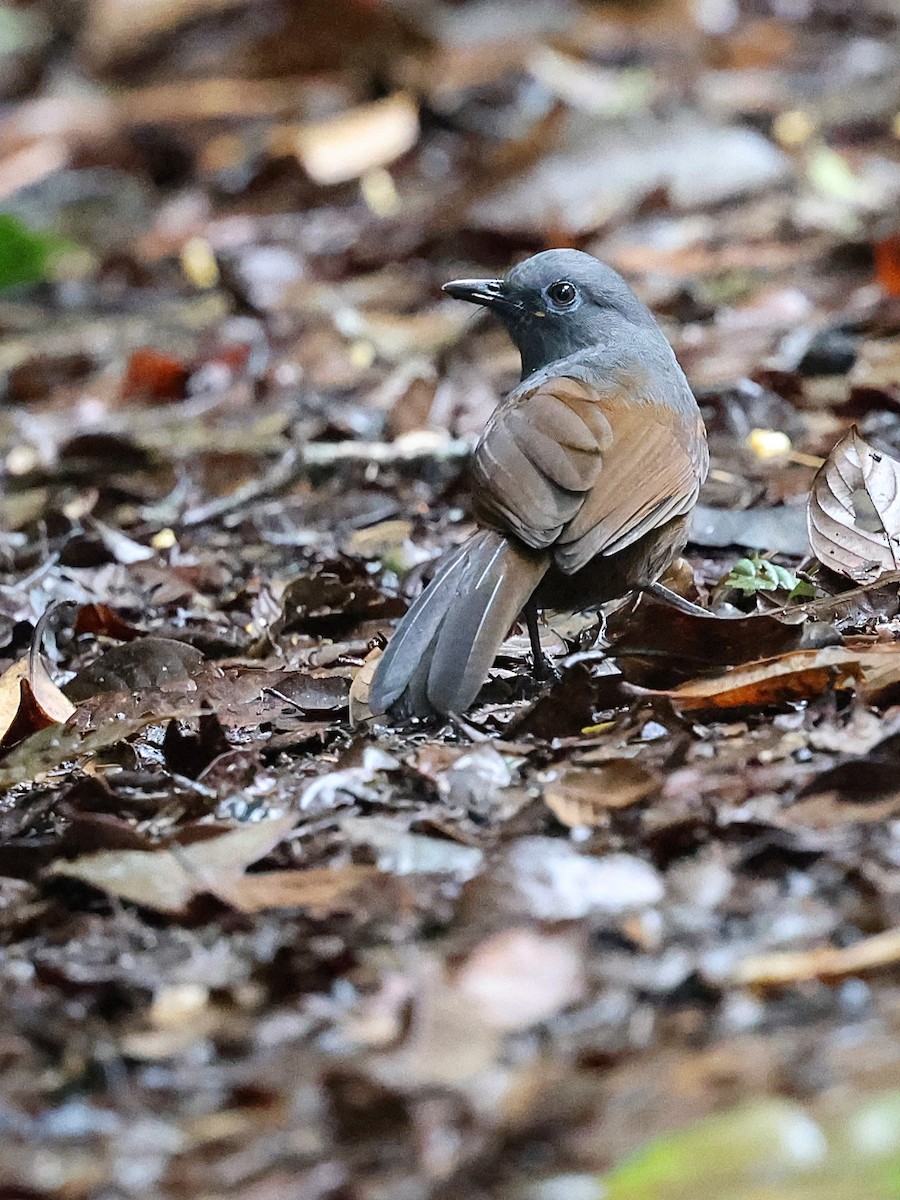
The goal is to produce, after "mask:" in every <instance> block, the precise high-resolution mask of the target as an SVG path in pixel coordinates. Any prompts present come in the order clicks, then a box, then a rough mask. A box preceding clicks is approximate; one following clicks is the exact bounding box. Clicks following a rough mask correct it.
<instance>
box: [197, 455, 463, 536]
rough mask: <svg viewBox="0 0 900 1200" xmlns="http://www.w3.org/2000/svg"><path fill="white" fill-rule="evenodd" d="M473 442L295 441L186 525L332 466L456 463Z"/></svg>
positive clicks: (201, 506)
mask: <svg viewBox="0 0 900 1200" xmlns="http://www.w3.org/2000/svg"><path fill="white" fill-rule="evenodd" d="M471 449H472V447H471V443H469V442H468V441H464V440H463V439H460V438H454V439H446V440H444V439H441V440H435V441H434V442H433V443H431V444H429V443H427V442H424V441H423V440H422V439H420V438H413V437H409V438H400V439H399V440H398V441H396V442H355V441H349V440H348V441H345V442H308V443H307V444H306V445H305V446H302V447H297V446H294V445H292V446H290V447H289V448H288V449H287V450H286V451H285V452H284V454H282V456H281V457H280V458H279V459H278V461H277V462H276V463H274V464H273V466H272V467H271V469H270V470H269V471H268V472H267V473H266V474H265V475H264V476H263V477H262V478H261V479H254V480H250V481H249V482H248V483H245V484H242V485H241V486H240V487H238V488H235V490H234V491H233V492H229V494H228V495H227V496H217V497H216V499H215V500H210V501H208V502H207V503H206V504H197V505H195V506H194V507H193V508H189V509H188V510H187V512H185V513H184V514H183V516H182V517H181V521H180V524H181V525H182V526H185V527H188V528H189V527H191V526H194V525H203V524H205V523H206V522H207V521H214V520H216V519H218V518H219V517H224V516H227V515H228V513H231V512H234V511H235V510H237V509H241V508H246V507H248V506H249V505H251V504H254V503H255V502H256V501H257V500H263V499H266V498H268V497H270V496H273V495H276V494H278V493H279V492H284V491H286V490H287V489H288V488H289V487H292V486H293V485H294V484H295V483H297V482H299V480H301V479H303V478H305V477H306V475H307V474H308V473H309V472H310V471H311V470H319V471H321V470H327V469H333V468H336V467H339V466H340V465H341V464H342V463H366V464H368V465H372V466H375V467H384V466H392V465H394V464H397V463H415V462H428V461H431V462H455V461H456V460H461V459H464V458H467V457H468V456H469V454H470V453H471Z"/></svg>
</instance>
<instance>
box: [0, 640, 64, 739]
mask: <svg viewBox="0 0 900 1200" xmlns="http://www.w3.org/2000/svg"><path fill="white" fill-rule="evenodd" d="M74 711H75V705H74V704H73V703H72V702H71V701H70V700H68V699H67V698H66V697H65V696H64V695H63V693H62V692H61V691H60V690H59V688H58V687H57V686H56V684H55V683H54V682H53V680H52V679H51V678H50V676H49V675H48V674H47V668H46V667H45V666H44V664H43V662H42V660H41V657H40V655H39V654H30V655H26V656H25V657H24V658H21V659H19V661H18V662H16V663H13V665H12V666H11V667H10V668H9V669H8V670H6V671H4V673H3V674H2V675H0V750H8V749H9V748H10V747H12V746H15V745H17V743H19V742H21V741H24V739H25V738H27V737H30V736H31V734H33V733H37V732H38V731H39V730H41V729H46V728H47V726H48V725H55V724H57V723H62V722H63V721H68V719H69V717H71V715H72V713H74Z"/></svg>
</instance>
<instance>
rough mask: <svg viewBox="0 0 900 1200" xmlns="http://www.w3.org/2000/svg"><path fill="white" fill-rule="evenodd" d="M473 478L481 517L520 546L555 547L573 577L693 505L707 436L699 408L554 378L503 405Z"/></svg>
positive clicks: (479, 454)
mask: <svg viewBox="0 0 900 1200" xmlns="http://www.w3.org/2000/svg"><path fill="white" fill-rule="evenodd" d="M474 474H475V498H476V506H477V511H478V514H479V516H480V517H481V519H482V520H484V521H485V522H486V523H487V524H490V525H494V526H499V527H500V528H503V529H508V530H509V531H511V532H512V533H515V534H516V535H517V536H518V537H519V538H521V539H522V541H523V542H525V543H526V545H529V546H534V547H541V548H543V547H546V546H550V545H553V546H554V555H555V558H556V561H557V563H558V565H559V566H560V567H561V568H562V569H563V570H564V571H567V572H570V573H571V572H574V571H577V570H578V569H579V568H580V567H582V566H584V565H585V563H587V562H589V561H590V559H591V558H593V557H594V556H595V555H596V554H614V553H616V552H617V551H619V550H622V549H624V548H625V547H626V546H630V545H631V544H632V543H633V542H635V541H637V540H638V539H639V538H641V537H643V535H644V534H645V533H648V532H649V531H650V530H651V529H655V528H657V527H658V526H660V525H664V524H665V523H666V521H668V520H670V519H672V518H673V517H676V516H679V515H680V514H683V513H686V512H689V511H690V509H691V508H692V507H693V505H694V503H695V502H696V499H697V492H698V490H699V486H700V483H701V480H702V478H703V476H704V474H705V438H704V437H703V428H702V424H701V422H700V418H699V414H697V412H696V410H694V411H693V412H690V411H681V410H678V409H676V408H673V407H671V406H669V405H664V404H659V403H655V402H653V401H652V400H649V399H646V398H641V399H639V400H636V399H635V397H634V396H632V395H630V394H629V393H627V392H626V390H625V387H624V385H622V384H610V386H609V387H608V388H605V389H604V390H602V391H601V390H600V389H596V388H593V387H590V386H589V385H587V384H585V383H583V382H581V381H580V380H575V379H568V378H562V377H560V378H555V379H551V380H548V381H547V382H546V383H543V384H541V385H540V387H538V388H536V389H535V390H534V391H532V392H526V393H525V394H524V395H522V396H515V395H514V396H512V397H510V399H509V400H508V401H507V402H506V403H504V404H501V405H500V407H499V408H498V409H497V410H496V411H495V413H494V415H493V417H492V418H491V420H490V421H489V423H488V425H487V427H486V429H485V431H484V434H483V435H482V439H481V441H480V443H479V445H478V448H477V450H476V452H475V465H474Z"/></svg>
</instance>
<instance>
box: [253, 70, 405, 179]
mask: <svg viewBox="0 0 900 1200" xmlns="http://www.w3.org/2000/svg"><path fill="white" fill-rule="evenodd" d="M418 136H419V113H418V109H417V106H416V104H415V102H414V101H413V99H412V97H410V96H409V95H408V94H407V93H405V92H398V93H397V94H396V95H394V96H388V97H386V98H385V99H383V100H375V101H374V102H373V103H371V104H362V105H360V106H359V107H358V108H352V109H350V110H349V111H348V112H345V113H341V114H340V115H338V116H336V117H329V118H328V119H327V120H325V121H317V122H314V123H310V124H307V125H299V126H295V127H293V128H284V127H281V128H278V129H276V130H275V131H274V132H273V134H272V137H271V147H270V148H271V150H272V151H273V153H275V154H279V153H287V154H293V155H294V156H296V158H297V159H298V160H299V161H300V163H301V164H302V166H303V169H304V170H305V171H306V173H307V174H308V175H309V176H310V178H311V179H314V180H315V182H316V183H319V184H323V185H328V184H335V183H346V182H347V181H348V180H350V179H358V178H359V177H360V175H363V174H365V172H366V171H371V170H373V169H374V168H376V167H385V166H387V165H388V164H389V163H391V162H393V161H394V159H396V158H399V157H400V155H401V154H405V153H406V152H407V150H411V149H412V147H413V146H414V145H415V144H416V140H417V138H418Z"/></svg>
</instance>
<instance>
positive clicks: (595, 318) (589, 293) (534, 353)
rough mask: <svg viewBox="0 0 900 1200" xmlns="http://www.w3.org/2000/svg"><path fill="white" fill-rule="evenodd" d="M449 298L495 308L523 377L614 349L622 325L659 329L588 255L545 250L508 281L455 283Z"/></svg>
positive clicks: (613, 276)
mask: <svg viewBox="0 0 900 1200" xmlns="http://www.w3.org/2000/svg"><path fill="white" fill-rule="evenodd" d="M443 290H444V291H445V292H447V294H448V295H450V296H453V297H455V298H456V299H457V300H468V301H470V302H471V303H473V304H481V305H483V306H484V307H485V308H488V309H490V311H491V312H492V313H494V314H495V315H496V316H497V317H498V318H499V320H501V321H502V322H503V324H504V325H505V326H506V328H507V329H508V330H509V334H510V337H511V338H512V339H513V341H514V342H515V344H516V346H517V348H518V350H519V353H520V354H521V356H522V375H523V378H524V377H526V376H528V375H530V374H531V373H532V372H533V371H537V370H540V369H541V368H542V367H545V366H547V365H549V364H550V363H553V362H557V361H558V360H559V359H563V358H568V357H569V355H571V354H575V353H577V352H578V351H579V350H588V349H590V348H591V347H592V346H604V345H608V344H609V343H610V342H611V341H612V340H613V339H614V338H615V337H616V335H617V333H621V331H622V326H623V325H631V326H636V327H640V328H644V329H654V330H657V331H658V326H657V325H656V322H655V321H654V319H653V316H652V314H651V313H650V311H649V310H648V309H647V307H646V306H645V305H644V304H642V303H641V301H640V300H638V298H637V296H635V294H634V292H633V291H632V290H631V288H630V287H629V286H628V284H627V283H626V282H625V280H624V279H623V278H622V276H621V275H619V274H618V273H617V272H616V271H614V270H613V269H612V267H608V266H606V264H605V263H602V262H600V261H598V259H596V258H594V257H592V256H591V255H590V254H585V253H583V252H582V251H581V250H546V251H544V252H543V253H541V254H535V255H534V256H533V257H532V258H527V259H525V261H524V262H521V263H519V264H518V266H515V267H513V269H512V270H511V271H510V272H509V273H508V274H507V275H506V276H504V278H503V279H455V280H453V281H452V282H451V283H445V284H444V289H443Z"/></svg>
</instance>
